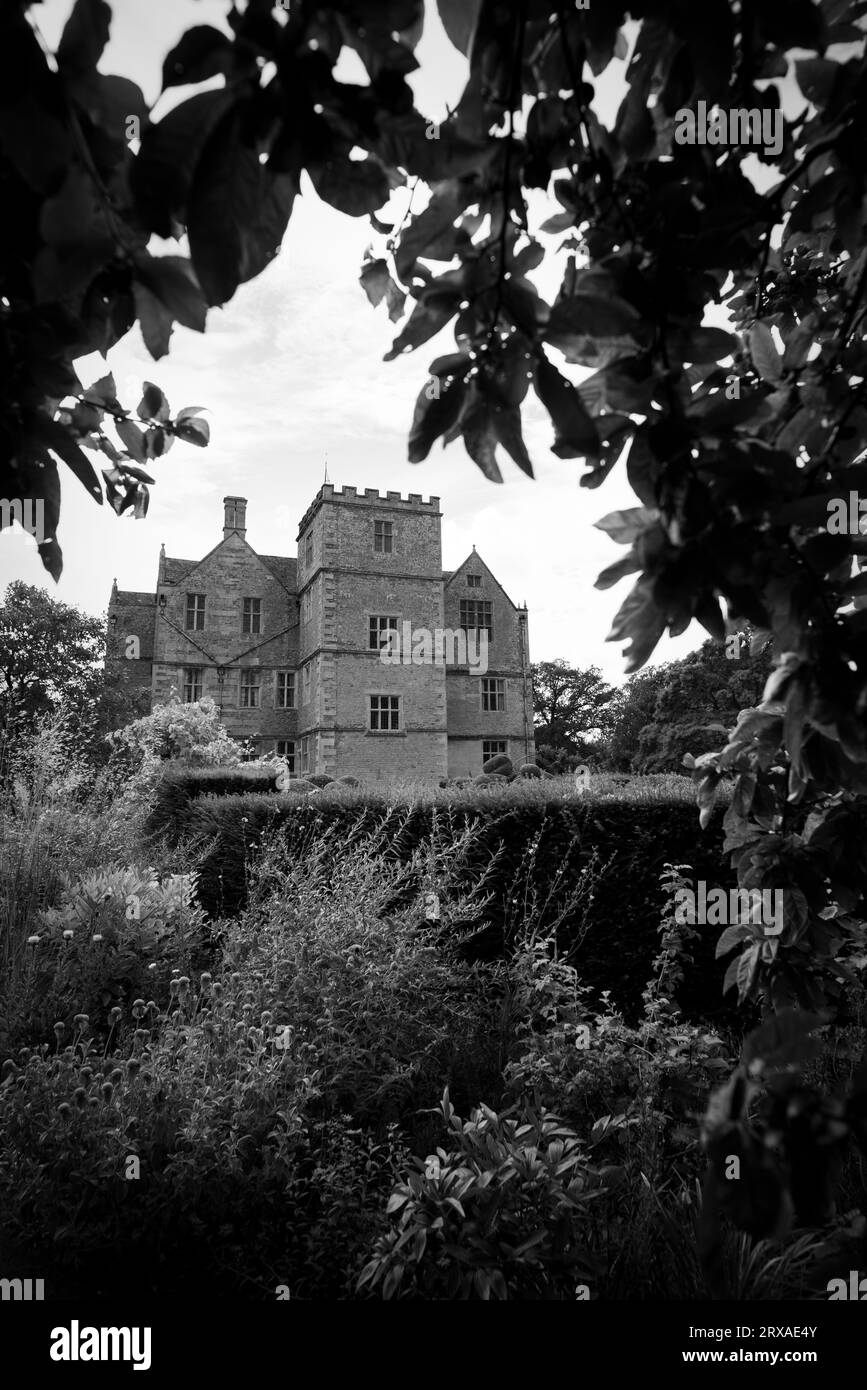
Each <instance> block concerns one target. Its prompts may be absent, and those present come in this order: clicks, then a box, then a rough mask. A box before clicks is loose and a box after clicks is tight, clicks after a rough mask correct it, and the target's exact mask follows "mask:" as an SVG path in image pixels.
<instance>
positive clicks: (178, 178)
mask: <svg viewBox="0 0 867 1390" xmlns="http://www.w3.org/2000/svg"><path fill="white" fill-rule="evenodd" d="M234 99H235V98H234V96H233V94H232V93H231V92H227V91H226V90H225V89H222V88H221V89H220V90H219V91H212V92H198V93H196V95H195V96H192V97H190V98H189V99H188V100H187V101H183V102H181V104H180V105H179V106H176V107H175V108H174V109H173V110H172V111H170V112H169V113H168V115H166V116H164V117H163V119H162V120H161V121H159V122H158V123H157V124H156V125H151V126H149V127H148V128H147V130H146V131H145V132H144V134H143V135H142V142H141V148H140V149H139V152H138V154H137V155H136V157H135V160H134V162H133V167H132V174H131V176H130V182H131V185H132V191H133V195H134V197H135V200H136V205H137V208H138V211H139V215H140V216H141V218H142V221H143V223H144V225H145V226H146V227H147V228H148V230H149V231H152V232H155V233H156V234H157V236H161V237H171V236H173V235H174V234H175V230H176V227H177V226H178V225H179V224H181V223H183V222H184V220H185V218H186V208H187V201H188V198H189V193H190V188H191V185H192V182H193V175H194V174H195V171H196V166H197V164H198V161H199V156H200V154H201V152H202V150H203V148H204V146H205V142H206V140H207V138H208V136H209V134H210V133H211V131H212V130H213V129H214V127H215V126H216V124H217V123H218V121H219V120H220V119H221V117H223V116H225V114H226V112H227V111H228V110H229V108H230V107H231V106H232V104H233V101H234Z"/></svg>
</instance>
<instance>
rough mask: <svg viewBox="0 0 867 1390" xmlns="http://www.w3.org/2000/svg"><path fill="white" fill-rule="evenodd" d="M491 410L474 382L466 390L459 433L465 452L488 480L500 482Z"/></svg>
mask: <svg viewBox="0 0 867 1390" xmlns="http://www.w3.org/2000/svg"><path fill="white" fill-rule="evenodd" d="M491 416H492V411H491V407H490V405H489V404H488V402H487V401H486V400H485V398H484V396H483V395H482V393H481V391H480V390H479V388H478V385H477V384H476V383H473V385H472V386H470V388H469V391H468V392H467V396H466V400H465V403H464V409H463V411H462V412H461V416H460V421H459V423H460V427H461V433H462V435H463V438H464V444H465V445H466V449H467V453H468V454H469V456H470V458H471V459H472V460H473V462H474V463H475V464H477V465H478V466H479V468H480V469H481V470H482V472H483V473H484V475H485V477H486V478H487V479H488V481H489V482H492V483H501V482H502V481H503V475H502V473H501V472H500V469H499V467H498V465H497V460H496V443H497V435H496V431H495V429H494V424H493V420H492V418H491Z"/></svg>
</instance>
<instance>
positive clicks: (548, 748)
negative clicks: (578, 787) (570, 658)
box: [532, 657, 616, 771]
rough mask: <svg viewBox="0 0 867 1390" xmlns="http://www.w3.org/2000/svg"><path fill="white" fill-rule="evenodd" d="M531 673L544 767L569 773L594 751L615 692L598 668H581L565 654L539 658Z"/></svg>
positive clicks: (538, 752) (536, 721)
mask: <svg viewBox="0 0 867 1390" xmlns="http://www.w3.org/2000/svg"><path fill="white" fill-rule="evenodd" d="M532 673H533V719H534V726H535V734H536V753H537V756H538V757H539V760H540V762H541V763H542V765H543V766H544V767H545V768H546V770H548V771H567V770H568V768H569V766H570V765H574V763H575V761H576V760H578V759H580V758H583V757H587V756H590V755H592V754H593V752H594V750H595V747H596V745H597V743H598V740H599V738H600V736H601V734H602V732H603V730H604V729H605V728H606V727H607V719H608V714H607V711H608V707H609V705H610V703H611V701H612V699H613V698H614V695H615V693H616V692H615V690H614V687H613V686H610V685H608V684H607V683H606V682H605V681H604V680H603V679H602V674H601V672H600V671H599V670H598V668H597V667H595V666H591V667H589V668H588V669H587V670H586V671H582V670H580V669H579V668H578V667H574V666H569V665H568V663H567V662H565V661H564V660H563V659H562V657H558V658H557V660H555V661H538V662H535V663H534V664H533V667H532Z"/></svg>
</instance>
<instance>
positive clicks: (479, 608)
mask: <svg viewBox="0 0 867 1390" xmlns="http://www.w3.org/2000/svg"><path fill="white" fill-rule="evenodd" d="M461 627H462V628H463V629H464V631H465V632H472V631H474V630H476V629H479V630H482V631H485V632H487V634H488V641H489V642H492V641H493V638H494V633H493V630H492V627H491V604H490V602H489V600H488V599H477V598H462V599H461Z"/></svg>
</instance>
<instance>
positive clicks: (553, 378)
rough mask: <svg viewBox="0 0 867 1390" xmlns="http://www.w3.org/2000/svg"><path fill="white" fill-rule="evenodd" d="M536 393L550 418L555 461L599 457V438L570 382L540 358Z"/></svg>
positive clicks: (576, 391)
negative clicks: (556, 458) (556, 459)
mask: <svg viewBox="0 0 867 1390" xmlns="http://www.w3.org/2000/svg"><path fill="white" fill-rule="evenodd" d="M535 386H536V394H537V396H538V397H539V399H540V401H541V402H542V404H543V405H544V407H545V409H546V410H547V412H548V414H549V415H550V416H551V423H552V424H553V426H554V443H553V444H552V446H551V448H552V451H553V453H555V454H556V455H557V457H558V458H587V457H588V456H590V457H594V458H595V457H598V454H599V447H600V446H599V435H598V433H597V431H596V426H595V425H594V423H593V421H592V420H591V419H590V416H589V415H588V414H587V411H586V410H585V408H584V403H583V401H582V400H581V396H580V395H579V393H578V390H577V388H576V387H575V386H573V385H572V383H571V381H567V379H566V377H564V376H563V375H562V373H560V372H559V371H558V370H557V368H556V367H555V366H553V365H552V364H551V363H550V362H549V361H548V360H547V358H545V357H543V358H542V360H541V361H540V362H539V363H538V365H537V367H536V379H535Z"/></svg>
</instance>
